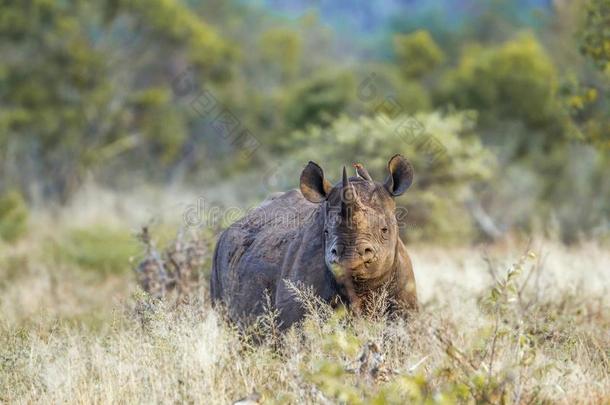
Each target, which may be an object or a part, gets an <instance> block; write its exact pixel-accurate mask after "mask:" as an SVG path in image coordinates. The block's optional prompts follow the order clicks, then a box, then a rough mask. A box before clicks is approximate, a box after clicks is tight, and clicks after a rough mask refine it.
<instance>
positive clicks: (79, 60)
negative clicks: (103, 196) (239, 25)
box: [0, 0, 232, 200]
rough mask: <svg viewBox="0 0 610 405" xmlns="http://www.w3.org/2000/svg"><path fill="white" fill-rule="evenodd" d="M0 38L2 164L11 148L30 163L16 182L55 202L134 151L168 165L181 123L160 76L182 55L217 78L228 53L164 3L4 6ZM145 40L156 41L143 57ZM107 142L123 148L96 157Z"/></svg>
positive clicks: (203, 27)
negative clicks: (36, 187) (37, 187)
mask: <svg viewBox="0 0 610 405" xmlns="http://www.w3.org/2000/svg"><path fill="white" fill-rule="evenodd" d="M0 38H2V39H1V40H0V49H2V50H3V53H4V54H5V55H6V57H3V58H2V61H0V102H1V103H2V107H3V108H2V112H0V145H1V146H2V147H1V148H0V150H1V152H0V156H1V157H0V159H1V160H3V161H5V162H6V161H8V160H9V156H8V155H7V153H8V151H9V150H12V151H13V152H14V153H17V154H18V155H17V156H15V157H14V159H15V160H16V161H19V162H20V163H23V162H32V163H31V165H32V167H33V170H32V171H31V176H32V177H33V178H22V179H21V181H22V182H23V183H33V182H40V183H42V189H43V190H44V191H45V193H46V194H47V195H51V196H57V197H58V198H59V199H61V200H66V199H67V198H69V196H70V195H71V194H72V192H73V191H74V190H75V189H76V188H77V187H78V186H79V185H80V182H81V180H82V178H83V176H84V173H85V171H87V170H89V169H92V168H97V167H100V166H102V165H104V164H107V163H108V160H110V158H114V157H115V156H116V153H119V152H120V153H125V152H129V151H130V150H133V149H140V151H146V152H148V153H147V154H141V155H140V156H142V155H144V156H147V157H152V160H153V161H156V160H157V159H156V158H160V160H161V161H163V162H165V163H166V164H168V163H171V162H173V161H174V159H176V157H177V156H178V153H177V152H178V151H179V149H180V148H181V147H182V145H183V143H184V142H185V140H186V138H187V136H186V134H187V131H186V127H187V122H186V118H185V117H184V116H181V115H180V114H181V113H179V106H178V105H177V104H175V103H174V102H173V100H172V96H171V93H170V87H169V86H170V84H171V81H170V80H167V79H165V78H163V77H161V76H160V74H161V73H164V72H166V68H167V65H168V64H170V63H171V61H172V59H173V58H178V57H182V55H184V56H185V57H186V60H188V61H189V63H191V64H192V65H193V66H194V67H196V68H198V69H199V70H198V72H200V73H202V74H203V75H204V77H211V78H212V79H213V80H214V81H216V80H220V79H221V78H223V77H225V76H227V73H228V72H229V69H227V68H226V64H227V63H228V61H229V60H230V59H229V57H230V55H232V52H231V51H230V47H229V46H228V45H227V43H226V42H225V41H224V40H222V39H221V38H220V37H219V36H218V35H217V33H216V32H215V30H214V29H213V28H211V27H210V26H208V25H207V24H206V23H204V22H202V21H201V20H200V19H199V18H198V17H197V16H195V15H194V14H193V12H192V11H191V10H190V9H189V8H187V7H186V6H184V5H182V4H181V3H180V2H177V1H171V0H170V1H166V0H163V1H161V0H160V1H152V2H149V1H111V0H108V1H105V2H100V3H91V2H81V1H68V2H48V1H35V2H27V3H23V2H18V3H14V4H11V5H2V18H1V19H0ZM147 39H148V40H154V41H155V44H156V45H155V47H150V48H148V49H147V51H146V53H145V52H142V51H141V49H142V41H145V40H147ZM151 57H152V58H154V59H156V61H152V60H151ZM140 75H145V76H146V77H147V79H145V80H141V79H140V78H139V76H140ZM142 135H144V136H142ZM109 145H122V147H121V148H118V149H117V148H114V152H115V154H108V153H106V154H100V153H99V152H100V151H102V150H104V149H105V148H107V147H108V146H109ZM106 152H107V150H106ZM101 156H103V157H106V161H103V160H102V159H100V157H101ZM132 156H133V155H132ZM10 157H11V158H13V156H10ZM13 170H16V169H13ZM21 175H22V176H25V174H23V173H22V174H21ZM23 188H24V189H25V187H23Z"/></svg>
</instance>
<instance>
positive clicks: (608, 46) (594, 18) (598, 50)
mask: <svg viewBox="0 0 610 405" xmlns="http://www.w3.org/2000/svg"><path fill="white" fill-rule="evenodd" d="M584 15H585V17H584V19H583V21H582V25H581V29H580V33H579V37H580V38H579V39H580V51H581V52H582V54H583V55H585V56H587V57H589V58H591V60H593V61H594V62H595V64H596V66H597V67H598V68H599V69H600V70H601V71H602V72H605V73H606V74H608V75H610V31H609V30H608V27H610V1H609V0H588V1H587V4H586V6H585V11H584Z"/></svg>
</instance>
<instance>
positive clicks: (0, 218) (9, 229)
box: [0, 190, 28, 242]
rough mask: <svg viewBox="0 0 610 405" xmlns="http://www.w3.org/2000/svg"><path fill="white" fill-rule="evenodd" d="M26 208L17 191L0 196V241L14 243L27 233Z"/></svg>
mask: <svg viewBox="0 0 610 405" xmlns="http://www.w3.org/2000/svg"><path fill="white" fill-rule="evenodd" d="M27 222H28V208H27V206H26V204H25V201H24V200H23V197H22V196H21V194H20V193H19V192H18V191H15V190H13V191H9V192H6V193H4V194H0V239H3V240H5V241H7V242H14V241H15V240H17V239H19V238H20V237H21V236H23V235H24V234H25V232H26V231H27Z"/></svg>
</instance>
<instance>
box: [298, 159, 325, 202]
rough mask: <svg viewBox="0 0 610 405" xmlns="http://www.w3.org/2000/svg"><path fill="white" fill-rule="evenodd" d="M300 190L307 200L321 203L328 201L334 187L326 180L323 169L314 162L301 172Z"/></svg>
mask: <svg viewBox="0 0 610 405" xmlns="http://www.w3.org/2000/svg"><path fill="white" fill-rule="evenodd" d="M300 188H301V193H302V194H303V197H305V199H307V200H308V201H311V202H312V203H320V202H322V201H324V200H326V197H328V193H330V189H331V188H332V185H331V184H330V182H329V181H328V180H326V179H325V178H324V172H323V171H322V168H321V167H320V166H318V165H317V164H316V163H314V162H309V163H307V166H305V168H304V169H303V171H302V172H301V185H300Z"/></svg>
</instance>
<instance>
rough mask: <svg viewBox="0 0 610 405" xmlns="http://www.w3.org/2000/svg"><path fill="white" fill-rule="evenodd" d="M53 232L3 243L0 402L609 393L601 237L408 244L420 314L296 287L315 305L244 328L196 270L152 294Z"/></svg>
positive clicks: (463, 398)
mask: <svg viewBox="0 0 610 405" xmlns="http://www.w3.org/2000/svg"><path fill="white" fill-rule="evenodd" d="M96 223H98V222H96ZM37 224H38V226H39V227H41V228H44V225H45V224H44V223H42V222H37ZM41 228H37V230H40V229H41ZM57 229H58V228H54V232H53V234H55V231H56V230H57ZM113 229H114V228H113ZM101 234H102V235H103V234H105V233H103V232H102V233H101ZM49 237H53V238H54V243H56V244H58V245H59V246H60V248H61V247H64V245H65V244H69V243H71V242H70V241H71V240H72V239H71V237H72V234H71V233H70V232H65V233H63V232H59V234H57V235H49V234H48V233H47V234H45V232H42V231H41V232H32V233H31V234H28V235H27V236H26V237H25V239H24V240H22V241H21V242H20V243H18V244H17V245H14V246H13V247H12V248H11V249H0V314H1V315H2V316H1V318H0V402H8V403H32V402H35V403H61V402H69V403H73V402H76V403H99V402H102V403H110V402H120V403H151V402H153V403H168V402H169V403H171V402H189V403H218V404H226V403H231V402H233V401H235V400H237V399H239V398H242V397H245V396H247V395H250V394H252V393H257V394H259V395H260V397H261V401H262V402H263V403H271V404H273V403H350V404H351V403H353V404H358V403H376V404H382V403H604V402H607V401H608V398H609V397H610V377H609V375H610V364H609V356H610V337H609V335H608V330H610V300H609V298H608V294H607V293H608V291H607V288H608V285H610V283H609V281H610V274H609V273H610V272H608V269H610V252H609V251H608V250H606V249H604V248H603V247H600V246H598V245H596V244H594V243H590V244H583V245H581V246H579V247H575V248H570V249H566V248H565V247H564V246H562V245H560V244H557V243H553V242H539V243H537V244H534V245H533V246H534V248H532V247H530V248H529V249H528V250H525V253H523V254H522V252H524V248H523V246H518V245H516V246H504V247H502V246H494V247H489V248H484V247H479V248H477V247H464V248H459V247H455V248H440V247H431V246H423V245H418V246H411V247H410V253H411V255H412V258H413V262H414V268H415V275H416V279H417V283H418V290H419V294H420V301H421V304H422V305H421V312H420V313H419V314H418V315H417V316H414V317H413V318H411V319H410V320H409V321H408V322H405V321H402V320H398V321H396V320H393V321H390V320H387V319H385V317H384V316H382V315H381V314H380V311H374V310H373V311H372V313H371V314H370V316H368V317H354V316H353V315H352V314H351V313H350V312H349V311H347V310H345V309H340V310H337V311H334V310H332V309H331V308H329V307H328V306H326V305H325V304H324V303H322V302H320V301H319V300H317V299H316V298H315V297H313V296H311V294H310V293H308V291H307V290H301V289H296V290H295V294H298V295H299V297H300V298H301V299H302V301H303V303H304V305H306V307H307V308H308V313H309V315H308V317H307V319H306V320H305V321H304V322H303V323H302V324H301V325H299V326H298V327H297V328H294V329H292V330H290V331H289V332H287V333H285V334H280V333H278V331H277V324H276V317H275V314H274V312H273V311H272V310H270V311H268V314H267V316H265V317H263V318H262V319H260V321H259V322H258V323H257V324H256V325H253V326H252V327H251V328H250V329H249V330H247V331H240V330H237V329H236V328H235V327H234V326H233V325H231V324H230V323H228V322H227V321H226V320H225V318H224V316H223V313H222V309H218V308H216V309H213V308H211V305H210V302H209V298H208V290H207V282H206V281H205V280H204V282H203V283H201V284H200V285H199V286H198V287H197V289H196V290H195V291H193V290H191V289H189V295H188V297H186V298H185V299H183V300H180V301H179V304H176V302H178V301H174V300H163V299H161V300H160V299H157V298H155V297H153V296H151V295H149V294H147V293H145V292H143V291H142V290H140V289H139V288H138V287H137V283H136V275H135V274H132V273H130V272H127V273H124V272H115V271H106V270H100V273H99V274H97V275H96V276H95V277H93V276H92V274H91V273H92V271H95V270H92V269H95V268H97V267H96V266H94V267H92V268H91V267H89V266H88V264H87V263H86V262H82V261H79V260H74V257H72V256H70V255H68V256H66V255H55V256H53V257H51V258H49V255H48V250H47V248H45V247H44V246H45V243H44V241H45V240H46V239H47V238H49ZM85 250H86V249H85ZM530 250H531V251H533V252H535V254H534V253H532V254H530V253H528V252H529V251H530ZM205 252H206V253H205V254H207V255H209V254H211V252H210V251H209V250H206V251H205ZM139 257H140V256H139ZM207 259H209V258H207ZM207 259H206V260H207ZM102 262H103V261H102ZM135 263H136V262H134V264H132V267H135ZM83 266H85V267H87V268H88V269H83V268H82V267H83ZM98 269H104V266H102V267H99V268H98ZM203 274H205V272H204V273H203ZM384 300H385V297H384V296H379V297H377V300H376V302H375V305H373V307H376V308H383V306H384Z"/></svg>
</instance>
